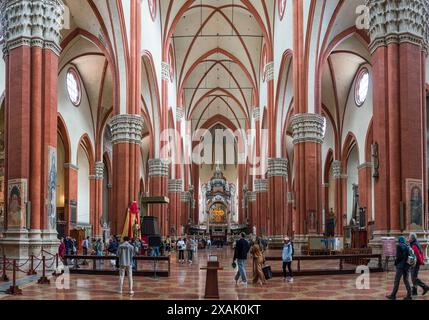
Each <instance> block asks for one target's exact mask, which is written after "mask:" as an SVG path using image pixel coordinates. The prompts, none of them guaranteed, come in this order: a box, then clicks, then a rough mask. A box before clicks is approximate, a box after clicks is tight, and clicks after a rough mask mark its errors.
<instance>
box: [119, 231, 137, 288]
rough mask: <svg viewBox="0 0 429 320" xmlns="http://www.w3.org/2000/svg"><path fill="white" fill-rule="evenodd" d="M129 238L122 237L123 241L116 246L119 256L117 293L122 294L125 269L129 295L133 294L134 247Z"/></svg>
mask: <svg viewBox="0 0 429 320" xmlns="http://www.w3.org/2000/svg"><path fill="white" fill-rule="evenodd" d="M129 241H130V238H129V237H124V243H122V244H121V245H120V246H119V247H118V253H117V255H118V258H119V293H120V294H122V289H123V287H124V278H125V271H127V273H128V286H129V290H130V295H133V294H134V291H133V258H134V247H133V246H132V245H131V244H130V243H129Z"/></svg>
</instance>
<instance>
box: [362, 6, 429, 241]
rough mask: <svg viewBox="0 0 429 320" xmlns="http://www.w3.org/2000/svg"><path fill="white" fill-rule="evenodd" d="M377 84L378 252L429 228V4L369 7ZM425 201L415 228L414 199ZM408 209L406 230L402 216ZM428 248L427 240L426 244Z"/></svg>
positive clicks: (376, 198) (374, 73)
mask: <svg viewBox="0 0 429 320" xmlns="http://www.w3.org/2000/svg"><path fill="white" fill-rule="evenodd" d="M368 5H369V8H370V29H369V35H370V38H371V44H370V52H371V54H372V65H373V77H374V79H373V81H372V83H373V84H374V90H373V91H374V93H373V95H374V142H375V149H374V150H375V151H376V152H375V153H376V154H377V157H376V159H375V163H376V164H377V165H376V167H375V169H376V171H377V173H378V177H377V178H376V179H375V181H374V197H375V232H374V241H373V245H374V246H377V245H378V246H379V245H380V237H381V236H385V235H390V236H397V235H399V234H401V232H402V231H410V229H414V230H418V231H419V237H420V236H421V237H425V235H426V232H425V231H424V230H425V229H426V228H427V223H426V221H427V181H426V180H427V164H426V162H425V160H426V144H427V137H426V130H427V128H426V101H425V95H426V93H425V82H426V81H425V61H426V57H427V52H428V43H429V41H428V34H429V32H428V30H429V26H428V21H429V1H428V0H413V1H375V0H370V1H368ZM412 190H416V191H417V192H416V194H417V197H418V198H420V199H421V204H422V206H421V210H418V209H416V210H414V211H415V212H414V213H415V216H416V217H419V218H418V219H416V220H419V222H418V223H416V224H412V223H411V222H412V221H411V219H410V213H411V209H412V208H411V195H412ZM401 206H402V207H403V208H404V211H405V212H406V214H405V219H404V221H403V222H404V229H405V230H401V220H400V210H401ZM424 242H425V243H424V246H427V240H425V241H424Z"/></svg>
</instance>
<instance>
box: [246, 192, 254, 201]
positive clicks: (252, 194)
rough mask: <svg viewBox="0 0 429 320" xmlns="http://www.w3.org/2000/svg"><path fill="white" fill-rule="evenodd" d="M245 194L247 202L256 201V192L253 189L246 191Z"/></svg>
mask: <svg viewBox="0 0 429 320" xmlns="http://www.w3.org/2000/svg"><path fill="white" fill-rule="evenodd" d="M246 195H247V201H248V202H255V201H256V192H255V191H248V192H247V193H246Z"/></svg>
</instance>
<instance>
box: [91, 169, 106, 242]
mask: <svg viewBox="0 0 429 320" xmlns="http://www.w3.org/2000/svg"><path fill="white" fill-rule="evenodd" d="M103 179H104V162H102V161H100V162H96V163H95V168H94V175H93V176H92V177H91V180H92V183H93V184H94V198H95V199H94V200H95V201H94V215H93V219H92V227H93V228H92V234H93V236H94V237H95V238H102V237H103V232H102V225H101V217H102V216H103Z"/></svg>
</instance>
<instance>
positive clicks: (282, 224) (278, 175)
mask: <svg viewBox="0 0 429 320" xmlns="http://www.w3.org/2000/svg"><path fill="white" fill-rule="evenodd" d="M287 173H288V160H287V159H284V158H270V159H268V190H269V192H268V195H269V201H270V212H269V219H270V228H269V235H270V236H271V237H273V238H278V239H281V238H283V236H284V235H285V233H286V214H287V197H286V194H287Z"/></svg>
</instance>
